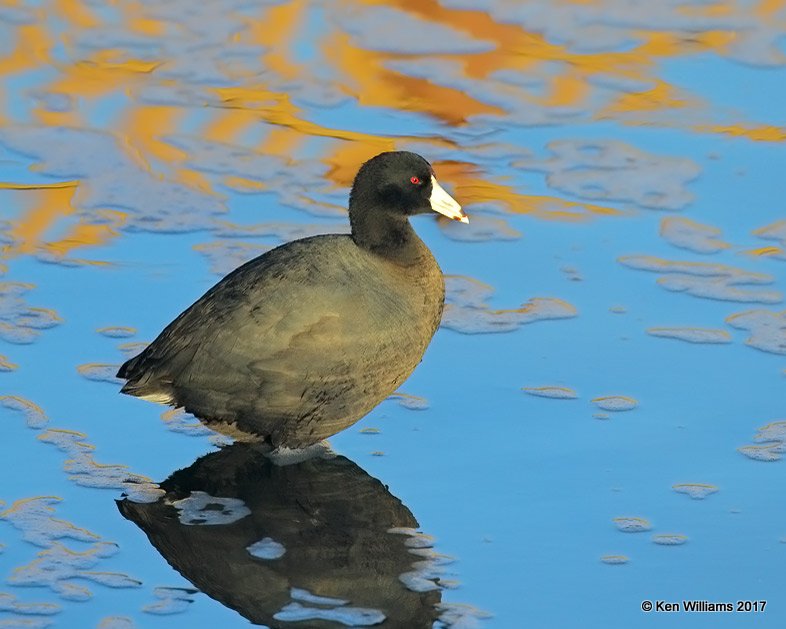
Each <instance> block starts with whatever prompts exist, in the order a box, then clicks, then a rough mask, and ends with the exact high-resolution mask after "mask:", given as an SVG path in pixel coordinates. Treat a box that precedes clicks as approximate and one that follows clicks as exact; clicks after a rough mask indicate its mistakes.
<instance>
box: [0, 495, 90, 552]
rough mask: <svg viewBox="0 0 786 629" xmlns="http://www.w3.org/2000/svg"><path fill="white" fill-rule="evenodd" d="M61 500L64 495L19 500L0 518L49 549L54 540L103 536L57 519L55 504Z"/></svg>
mask: <svg viewBox="0 0 786 629" xmlns="http://www.w3.org/2000/svg"><path fill="white" fill-rule="evenodd" d="M61 502H62V498H57V497H54V496H36V497H34V498H25V499H23V500H17V501H16V502H14V503H13V504H12V505H11V506H10V507H9V508H8V509H6V510H5V511H3V512H0V519H2V520H5V521H7V522H8V523H9V524H11V525H12V526H13V527H14V528H15V529H18V530H19V531H20V532H21V533H22V539H24V540H25V541H27V542H30V543H31V544H34V545H35V546H40V547H42V548H48V547H49V546H51V545H52V543H53V541H54V540H58V539H72V540H76V541H79V542H88V543H91V542H95V541H97V540H100V539H101V538H100V537H99V536H98V535H96V534H95V533H92V532H91V531H88V530H87V529H84V528H80V527H78V526H75V525H73V524H71V523H70V522H68V521H66V520H62V519H60V518H55V517H54V513H55V506H57V505H58V504H60V503H61Z"/></svg>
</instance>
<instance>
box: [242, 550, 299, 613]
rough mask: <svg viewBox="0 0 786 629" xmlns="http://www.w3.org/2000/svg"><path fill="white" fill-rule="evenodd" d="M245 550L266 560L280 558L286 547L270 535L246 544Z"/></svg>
mask: <svg viewBox="0 0 786 629" xmlns="http://www.w3.org/2000/svg"><path fill="white" fill-rule="evenodd" d="M246 550H247V551H248V554H249V555H252V556H253V557H256V558H257V559H268V560H270V559H280V558H281V557H283V556H284V553H286V552H287V549H286V548H284V546H283V544H279V543H278V542H277V541H275V540H274V539H272V538H270V537H264V538H262V539H261V540H259V541H258V542H254V543H253V544H251V546H247V547H246ZM293 598H294V597H293Z"/></svg>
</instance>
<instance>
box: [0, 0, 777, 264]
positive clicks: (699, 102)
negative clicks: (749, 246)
mask: <svg viewBox="0 0 786 629" xmlns="http://www.w3.org/2000/svg"><path fill="white" fill-rule="evenodd" d="M11 6H16V7H23V6H24V4H23V3H11ZM173 6H174V5H173ZM538 6H539V7H541V8H542V12H543V14H542V15H541V16H540V17H539V19H541V20H542V22H543V24H542V26H541V27H538V28H534V27H531V26H529V27H528V26H527V25H526V24H528V23H527V22H526V21H523V22H517V19H516V18H515V17H506V15H505V13H504V7H503V6H502V5H501V4H500V5H499V6H498V5H497V3H491V4H490V5H488V6H487V5H485V4H484V5H483V6H480V4H479V6H478V7H477V8H452V7H450V6H445V5H443V4H441V3H440V2H438V1H437V0H417V1H416V0H398V1H395V2H382V1H381V0H347V1H345V2H342V3H341V4H340V6H337V8H336V11H335V12H332V11H331V12H329V13H328V12H326V13H325V16H324V17H325V18H327V19H326V20H325V23H323V24H322V27H323V28H322V30H321V31H320V33H319V34H318V35H314V34H313V33H312V32H311V31H310V30H309V29H308V28H307V26H308V24H309V21H310V20H311V18H312V11H316V10H318V9H317V8H315V7H314V6H312V5H311V4H310V3H308V2H306V0H293V1H291V2H288V3H285V4H280V5H277V6H273V7H266V8H259V9H254V10H248V9H247V7H244V6H241V5H237V6H235V4H234V3H233V2H231V1H228V2H227V4H226V11H225V12H222V13H220V14H217V13H215V12H213V13H210V8H209V7H207V8H204V10H205V13H204V15H205V24H204V25H203V27H204V33H202V32H200V33H197V32H192V31H190V30H189V28H190V27H189V20H193V19H195V18H194V15H198V11H199V10H202V8H199V9H195V11H196V13H195V14H194V15H189V16H187V17H183V19H182V20H181V19H180V18H181V16H179V15H177V14H176V13H174V11H173V10H170V12H169V13H168V12H167V8H166V7H165V6H163V5H161V6H153V5H147V4H143V3H141V2H134V1H129V2H124V3H109V4H108V5H107V7H105V8H107V9H108V10H109V9H111V10H114V11H115V12H116V17H115V21H114V22H113V21H112V18H108V17H106V14H105V12H104V11H98V10H96V9H95V8H94V6H93V5H91V4H90V3H88V2H85V1H84V0H50V2H49V4H48V5H47V4H46V3H44V5H42V6H41V7H40V8H37V9H34V10H31V11H30V12H29V15H30V16H32V17H31V18H30V19H29V20H27V21H28V22H30V23H20V24H19V25H17V26H15V27H14V40H13V44H12V46H10V48H9V49H10V52H9V53H8V54H7V55H5V56H4V57H0V122H4V123H6V124H10V125H13V124H14V123H17V122H23V121H18V120H15V119H14V117H13V115H11V110H12V108H11V107H10V103H9V98H11V94H9V92H8V90H9V86H8V84H7V82H6V81H4V80H3V79H4V78H11V77H14V76H17V75H19V74H20V73H32V72H37V71H44V70H49V71H50V72H51V71H54V72H55V73H56V75H55V76H54V78H49V77H46V78H44V79H42V81H43V83H42V84H40V85H38V86H37V88H36V89H37V90H39V91H45V92H50V93H53V94H61V95H66V96H69V97H70V98H71V99H72V101H73V104H72V106H71V107H70V108H63V109H57V108H51V107H46V106H44V105H42V104H40V103H38V104H35V105H33V104H31V106H30V113H31V116H32V120H33V121H35V122H36V123H37V124H39V125H44V126H49V127H57V126H69V127H76V128H84V129H90V128H94V127H93V126H91V125H93V123H92V122H91V120H90V118H91V111H92V109H93V107H94V106H95V105H96V104H97V103H99V102H101V101H102V100H103V99H106V98H108V97H112V98H116V99H118V103H120V104H118V105H117V106H116V108H117V109H118V111H117V112H116V115H114V116H109V117H108V122H106V123H102V124H101V125H99V128H102V129H103V130H105V131H108V132H110V133H112V134H115V135H116V136H118V137H119V138H120V139H121V144H120V145H121V147H122V149H123V150H125V151H126V152H127V154H128V155H130V156H132V157H133V158H134V159H135V161H136V162H137V163H139V164H140V165H142V166H143V167H144V168H145V169H146V170H147V171H148V172H151V173H154V174H155V175H156V176H157V177H159V179H160V180H162V181H163V180H169V181H173V182H178V183H180V184H183V185H185V186H187V187H189V188H190V189H192V190H194V191H197V192H198V193H200V194H204V195H210V196H212V195H215V194H217V189H216V186H217V185H220V184H226V183H230V184H231V185H232V186H233V187H235V188H240V189H245V190H246V191H257V190H261V189H270V188H271V187H272V186H270V185H269V184H268V183H267V182H264V181H251V180H249V179H248V178H245V177H242V176H240V175H238V176H236V177H233V176H231V175H230V176H226V175H223V176H220V177H217V176H213V175H212V174H210V173H209V172H205V170H199V169H197V168H196V167H192V166H191V165H190V163H189V157H190V156H189V155H188V153H187V152H186V151H185V150H183V149H181V148H178V147H176V146H174V145H173V144H172V143H171V142H170V141H169V140H168V137H169V136H171V135H175V134H178V133H182V132H184V128H186V127H187V126H188V125H189V122H188V120H189V118H190V117H192V116H193V114H194V113H195V112H197V111H198V112H199V113H200V114H202V118H203V119H202V120H201V121H200V122H199V123H198V124H197V127H196V130H194V128H193V124H192V126H191V127H188V133H191V134H195V135H197V136H199V137H200V138H203V139H205V140H210V141H214V142H219V143H223V144H237V145H240V146H242V147H244V150H246V151H249V150H250V151H252V152H253V151H255V152H258V153H259V154H263V155H274V156H279V157H281V158H284V160H285V161H286V162H287V163H289V164H291V165H292V167H293V168H294V166H295V165H296V164H297V162H298V155H299V154H300V152H301V151H304V150H307V147H308V146H310V144H309V143H310V142H311V141H313V140H319V141H320V142H321V143H320V144H319V151H321V157H320V159H321V161H322V162H323V163H324V164H325V165H326V166H327V167H328V171H327V176H328V177H329V179H330V181H331V182H332V183H333V184H334V185H335V186H336V187H347V186H348V185H350V184H351V181H352V178H353V177H354V174H355V172H356V171H357V167H358V165H359V163H361V162H362V161H363V160H365V159H367V158H368V157H370V156H372V155H374V154H375V153H378V152H380V151H383V150H390V149H394V148H397V147H400V146H402V145H405V144H406V143H407V142H409V141H411V140H413V139H417V140H419V142H420V143H421V144H423V145H425V146H426V147H428V145H432V146H434V147H435V149H440V148H441V149H444V148H445V147H448V148H455V149H456V151H457V152H459V151H465V152H468V153H469V154H470V155H473V150H474V149H475V146H474V141H473V140H472V139H466V140H457V139H456V137H455V136H453V135H452V130H455V129H461V128H463V127H471V126H473V125H475V124H476V120H479V119H482V120H483V121H484V122H483V124H485V125H486V126H488V127H489V129H493V127H494V126H495V125H496V126H498V127H499V128H504V127H506V126H508V125H509V124H510V122H512V121H515V120H516V119H517V118H520V117H522V116H523V124H533V125H535V124H560V120H561V118H560V116H561V115H564V112H566V111H567V112H569V115H570V116H573V118H570V117H569V118H567V119H566V121H567V122H570V121H571V120H574V119H575V120H578V121H579V122H581V121H583V122H591V121H593V120H613V121H617V122H619V123H622V124H626V125H655V126H667V127H677V128H682V129H686V130H692V131H696V132H701V133H708V134H723V135H729V136H734V137H745V138H747V139H750V140H755V141H764V142H782V141H784V140H785V139H786V130H784V129H783V128H782V127H778V126H777V125H769V124H761V123H758V122H755V121H748V120H739V121H736V122H732V123H730V122H728V121H727V120H725V119H723V120H722V118H723V116H722V115H720V114H722V113H723V112H721V111H716V109H717V108H716V107H715V105H714V104H713V103H711V102H708V101H707V100H706V99H705V98H703V97H702V96H701V95H700V94H698V93H692V92H689V91H688V90H686V89H685V88H684V87H677V86H675V85H672V84H670V83H669V82H667V81H665V80H664V79H663V78H662V77H661V76H660V64H661V62H662V61H663V60H665V59H673V58H688V57H693V56H697V55H706V54H708V53H711V54H715V55H720V56H725V55H730V54H737V55H738V56H739V55H740V54H742V53H739V52H738V51H737V52H736V53H735V50H736V49H735V46H736V47H739V45H740V38H741V37H742V36H743V35H745V36H749V37H752V36H753V35H751V33H753V34H754V35H755V32H756V29H759V28H760V29H762V32H765V31H766V30H767V29H769V31H767V32H770V31H772V29H773V28H775V24H777V22H778V20H781V21H783V19H785V18H784V17H783V16H782V11H783V8H784V2H782V1H780V0H762V1H761V2H759V3H758V4H757V5H756V6H755V7H754V8H753V9H752V10H751V11H743V9H742V8H741V7H740V6H738V3H736V2H731V1H728V2H716V3H714V4H710V5H698V6H695V5H680V6H675V7H663V6H657V7H655V6H653V7H649V8H647V10H648V11H652V12H653V18H652V20H651V23H648V22H647V19H648V18H647V16H646V15H644V14H642V15H640V16H638V17H636V16H633V17H630V16H629V17H630V19H628V20H627V22H630V24H629V25H628V26H624V24H626V23H627V22H626V20H624V19H623V20H618V19H615V20H611V19H608V20H607V22H608V23H605V22H604V20H603V19H601V18H602V17H603V15H604V13H603V12H604V11H606V15H607V16H608V15H612V13H613V10H617V9H619V10H622V11H629V10H630V7H628V6H627V5H624V3H623V6H622V7H621V8H620V7H619V6H618V5H617V4H615V3H609V4H608V6H606V3H605V2H603V0H591V1H590V0H563V1H561V2H554V3H551V4H545V3H540V4H539V5H538ZM615 7H617V9H615ZM640 8H641V7H640ZM319 10H321V9H319ZM381 10H385V11H387V12H386V13H385V17H386V19H391V17H390V16H392V15H399V16H401V19H402V20H405V21H404V22H403V23H405V24H413V25H417V27H418V28H422V29H425V30H424V32H425V33H428V32H429V29H432V30H433V31H434V32H435V33H437V32H439V37H437V36H435V37H434V41H433V42H426V43H425V44H423V42H417V43H418V46H421V47H420V48H418V47H416V48H415V51H414V52H413V50H410V49H409V48H408V47H407V46H401V49H398V50H391V49H388V48H386V47H385V45H381V44H379V42H376V41H373V40H369V39H366V38H364V33H363V32H362V29H361V32H355V31H352V29H351V28H350V29H347V28H346V27H347V26H351V25H352V23H353V22H352V20H353V19H355V16H356V15H359V14H360V13H363V12H371V14H372V17H373V13H374V12H375V11H381ZM642 10H643V9H642ZM579 11H591V12H593V13H590V14H587V15H592V16H594V17H593V20H597V22H598V24H597V26H598V27H600V28H605V29H607V31H608V32H611V33H612V34H616V35H620V36H621V35H625V36H626V37H627V38H628V39H629V40H630V41H631V42H633V44H632V45H629V46H626V47H620V46H618V45H613V44H612V43H609V45H608V50H602V49H599V50H596V49H587V50H584V49H580V48H578V47H577V46H575V45H574V44H573V43H571V42H572V41H573V40H575V39H581V35H582V31H581V28H583V27H584V26H585V25H584V24H583V23H582V21H581V19H580V16H581V15H583V14H580V13H577V12H579ZM391 12H392V13H391ZM396 12H397V13H396ZM626 15H627V14H626ZM51 16H55V17H56V18H57V20H59V21H57V20H53V19H52V17H51ZM743 16H745V20H747V21H743V20H742V17H743ZM618 17H619V16H618ZM622 17H625V16H622ZM405 18H406V19H405ZM396 19H397V18H396ZM684 19H689V20H690V19H694V20H700V22H697V23H698V24H699V26H698V27H695V28H692V30H691V29H688V28H687V27H686V26H685V24H686V23H685V22H683V21H681V20H684ZM211 20H213V21H216V22H221V21H222V20H227V24H234V25H236V26H232V27H231V28H230V27H223V26H222V24H218V27H222V28H224V31H221V29H220V28H219V29H218V32H222V33H223V32H226V33H228V35H226V36H225V41H220V42H218V43H216V42H214V41H213V40H211V36H212V35H211V33H212V31H211V30H210V27H211V24H210V23H209V22H210V21H211ZM406 20H410V22H407V21H406ZM412 20H414V22H412ZM560 20H563V22H560ZM394 21H395V20H394ZM585 22H586V20H585ZM593 23H594V22H593ZM395 27H396V25H395V24H390V28H391V29H393V30H395ZM438 29H441V30H438ZM445 29H447V30H445ZM451 32H452V33H454V35H450V34H449V33H451ZM446 33H447V34H446ZM96 37H97V38H98V40H99V41H101V42H105V44H104V46H103V47H98V48H96V47H95V46H93V47H91V45H90V43H91V42H92V41H93V40H94V39H95V38H96ZM102 38H103V39H102ZM113 38H114V39H113ZM454 40H455V41H454ZM129 42H130V43H129ZM203 43H204V45H208V46H209V45H217V49H216V51H215V55H214V58H215V62H216V72H218V73H219V74H223V77H224V80H220V81H219V80H217V79H216V80H212V79H211V80H206V79H199V78H198V77H197V78H193V79H192V78H191V75H190V74H189V72H188V71H181V72H180V73H179V74H178V73H175V74H172V73H171V66H172V65H173V64H176V63H184V62H188V60H189V58H190V56H191V55H192V53H193V51H194V50H195V48H194V45H195V44H203ZM584 43H586V42H584ZM589 43H592V42H589ZM303 45H309V46H312V47H313V48H314V49H315V51H316V52H315V54H316V55H317V56H312V58H311V59H310V60H309V61H304V60H303V59H302V58H301V57H300V56H298V50H299V49H300V47H301V46H303ZM601 48H602V46H601ZM254 50H258V52H257V53H255V52H253V51H254ZM63 51H65V52H63ZM224 52H226V53H227V56H225V57H224V56H221V54H222V53H224ZM746 54H748V53H746ZM750 54H754V53H750ZM233 55H240V56H239V57H237V58H236V57H235V56H233ZM743 56H744V55H743ZM413 63H414V65H407V64H413ZM762 63H764V61H762ZM402 64H403V65H402ZM197 65H198V64H197ZM410 68H413V69H414V70H417V71H410ZM443 68H444V71H443V70H442V69H443ZM199 69H200V68H199V67H195V68H194V71H195V72H196V71H197V70H199ZM421 69H422V70H423V72H422V73H420V72H419V71H420V70H421ZM451 73H452V74H451ZM505 73H508V74H507V75H505ZM197 74H198V73H197ZM194 76H197V75H196V74H194ZM500 77H507V78H500ZM519 79H526V80H523V81H519ZM601 80H602V81H606V83H607V84H606V86H605V87H603V88H601V87H599V81H601ZM319 81H327V83H325V86H326V87H329V88H330V89H332V90H333V96H334V97H339V98H340V97H344V98H350V99H353V100H354V102H355V104H356V106H359V107H361V108H363V107H369V108H384V109H388V110H395V111H399V112H409V113H410V114H411V115H418V114H419V115H421V116H424V117H426V118H428V119H430V120H431V121H433V125H432V127H431V134H430V135H429V134H426V135H425V137H422V136H421V137H418V138H414V137H410V136H407V135H401V134H392V135H388V134H386V133H385V129H378V130H375V132H368V131H363V130H360V129H359V128H353V124H352V121H351V120H348V121H347V128H335V127H331V126H327V125H325V124H321V123H319V122H317V120H318V118H319V117H318V116H315V115H312V111H311V107H316V106H318V105H314V104H313V101H314V100H317V101H318V100H319V94H318V93H317V96H314V95H313V94H312V95H311V97H310V98H311V101H312V104H310V105H304V104H302V98H301V97H300V96H299V94H300V92H299V91H298V90H299V89H301V88H307V87H309V86H311V87H314V86H316V85H317V84H318V82H319ZM615 82H616V83H615ZM608 85H612V86H611V87H609V86H608ZM149 88H156V89H162V90H165V91H167V90H169V92H168V93H174V92H176V91H177V90H178V89H180V88H183V89H185V90H186V91H187V93H186V95H185V96H184V97H183V98H182V99H181V100H180V101H172V102H162V101H155V100H150V99H149V98H146V97H145V96H144V94H145V90H148V89H149ZM20 97H21V98H30V96H29V94H26V93H22V94H14V95H13V98H20ZM307 100H308V99H307ZM675 112H677V113H675ZM529 115H532V116H534V117H533V118H532V119H530V118H528V117H527V116H529ZM539 120H540V121H541V122H538V121H539ZM260 128H264V132H262V133H260V132H259V130H260ZM499 146H500V147H502V148H505V147H504V145H503V144H499ZM509 148H511V149H518V148H520V147H509ZM425 152H427V151H426V150H424V153H425ZM96 159H100V156H96ZM462 159H463V161H462V160H453V161H450V162H446V161H444V160H442V161H440V160H435V162H436V163H437V165H438V170H439V173H440V177H441V178H442V179H444V180H445V181H447V182H449V183H451V184H452V186H453V188H454V190H455V193H456V195H457V196H458V197H459V198H460V199H461V201H462V203H464V204H465V205H469V206H470V211H472V208H471V206H472V204H476V203H478V204H479V203H484V204H491V205H494V206H497V207H500V208H501V209H503V210H504V211H508V212H513V213H529V214H534V215H535V216H538V217H542V218H549V219H560V220H574V219H576V218H581V217H585V216H590V215H593V214H605V215H611V214H617V213H619V211H618V210H616V209H614V208H611V207H607V206H605V205H602V204H590V203H583V202H581V201H579V200H566V199H563V198H561V197H558V196H554V197H551V196H549V195H530V194H528V193H527V191H526V190H524V189H523V188H522V185H521V184H520V183H518V182H516V181H511V182H508V181H503V180H499V179H497V178H493V177H491V176H489V173H488V172H487V170H489V169H488V168H487V167H486V168H484V166H483V160H482V158H481V157H478V158H477V161H474V158H471V157H464V158H462ZM122 176H123V173H122V172H119V173H118V177H122ZM74 185H76V184H74ZM74 190H75V188H74V187H73V186H70V187H66V188H47V189H43V188H42V189H40V190H39V191H38V192H36V193H35V195H36V201H35V203H33V206H34V207H31V208H30V209H29V210H28V211H26V212H24V213H23V215H22V216H21V217H20V218H19V219H17V220H16V221H15V223H14V229H13V232H14V237H15V238H16V239H17V240H18V243H17V244H16V245H15V248H14V249H13V250H12V251H13V252H14V253H31V252H33V251H35V250H36V249H37V248H38V247H40V246H42V242H43V240H42V238H43V234H44V232H46V231H47V230H48V229H50V228H51V227H52V226H53V225H54V224H55V223H56V221H57V219H58V217H60V218H63V217H67V216H69V215H71V214H72V213H73V212H74V208H73V207H72V206H71V202H72V199H73V192H74ZM80 209H81V208H80ZM91 222H92V224H91ZM116 227H117V225H114V224H113V225H106V224H105V222H104V218H103V217H99V216H98V214H97V213H96V212H95V211H90V210H88V211H85V213H84V219H83V220H82V221H81V222H80V223H78V224H77V225H74V226H71V228H70V229H71V231H70V233H69V234H68V235H67V236H65V237H64V238H62V239H60V240H58V241H57V242H55V243H50V244H49V245H47V246H48V247H49V248H50V249H52V250H53V251H57V253H58V255H65V254H66V253H67V252H68V251H70V250H72V249H74V248H77V247H84V246H89V245H96V244H99V243H103V242H106V241H107V240H108V239H110V238H112V237H114V236H115V235H116Z"/></svg>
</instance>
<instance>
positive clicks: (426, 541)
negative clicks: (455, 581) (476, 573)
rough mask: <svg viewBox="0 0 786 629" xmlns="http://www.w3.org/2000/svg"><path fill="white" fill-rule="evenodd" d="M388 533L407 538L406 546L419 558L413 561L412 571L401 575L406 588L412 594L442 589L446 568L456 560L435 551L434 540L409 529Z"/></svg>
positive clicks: (395, 529) (393, 530)
mask: <svg viewBox="0 0 786 629" xmlns="http://www.w3.org/2000/svg"><path fill="white" fill-rule="evenodd" d="M387 532H388V533H390V534H393V535H403V536H405V537H406V539H405V541H404V545H405V546H407V548H409V552H410V553H411V554H413V555H415V557H417V558H418V559H417V560H416V561H413V563H412V568H413V569H412V570H410V571H408V572H405V573H403V574H401V575H399V580H400V581H401V582H402V583H403V584H404V586H405V587H406V588H407V589H408V590H411V591H412V592H430V591H432V590H439V589H442V586H441V580H442V578H443V577H444V576H445V566H447V565H449V564H451V563H453V561H454V559H453V558H452V557H450V556H448V555H443V554H441V553H438V552H436V551H435V550H434V548H433V546H434V538H433V537H432V536H430V535H426V534H425V533H421V532H420V531H418V530H417V529H413V528H408V527H395V528H390V529H388V531H387Z"/></svg>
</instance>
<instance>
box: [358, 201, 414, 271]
mask: <svg viewBox="0 0 786 629" xmlns="http://www.w3.org/2000/svg"><path fill="white" fill-rule="evenodd" d="M353 209H354V208H353V207H352V204H351V203H350V206H349V221H350V224H351V226H352V240H354V241H355V244H356V245H357V246H358V247H362V248H363V249H367V250H368V251H371V252H373V253H375V254H377V255H380V256H382V257H385V258H388V259H390V260H393V261H395V262H398V263H399V264H404V265H409V264H414V263H417V262H418V261H419V260H420V258H421V257H422V255H423V253H422V247H423V246H424V245H423V241H421V240H420V238H418V235H417V234H416V233H415V230H414V229H412V226H411V225H410V224H409V220H408V218H407V217H406V216H404V215H402V214H399V213H393V212H388V211H385V210H384V209H381V208H380V209H377V208H374V209H369V208H363V209H362V210H360V211H357V210H356V211H354V212H353Z"/></svg>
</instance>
